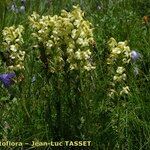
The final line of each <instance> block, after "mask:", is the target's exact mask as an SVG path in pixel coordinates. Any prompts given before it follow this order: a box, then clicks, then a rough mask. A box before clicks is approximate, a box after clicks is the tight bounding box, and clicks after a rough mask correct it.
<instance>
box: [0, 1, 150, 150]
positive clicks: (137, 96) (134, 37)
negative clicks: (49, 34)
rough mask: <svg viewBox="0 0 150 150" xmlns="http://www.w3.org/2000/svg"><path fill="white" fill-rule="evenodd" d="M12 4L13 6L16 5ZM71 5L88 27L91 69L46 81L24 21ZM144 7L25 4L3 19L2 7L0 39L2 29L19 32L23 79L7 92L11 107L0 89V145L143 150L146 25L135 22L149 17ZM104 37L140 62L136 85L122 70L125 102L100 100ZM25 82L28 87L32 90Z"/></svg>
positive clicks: (148, 124)
mask: <svg viewBox="0 0 150 150" xmlns="http://www.w3.org/2000/svg"><path fill="white" fill-rule="evenodd" d="M17 4H18V6H20V2H19V1H17ZM74 4H79V6H80V7H81V8H82V10H83V11H84V12H85V18H86V19H87V20H89V21H90V22H91V23H92V24H93V27H94V37H95V41H96V50H93V61H94V62H95V64H96V69H95V70H94V71H91V72H89V73H85V74H81V73H80V72H74V73H73V74H71V73H70V74H69V73H68V74H67V73H57V74H52V75H49V74H48V75H47V74H46V73H45V70H44V68H43V64H42V63H41V62H39V61H38V58H37V52H36V51H34V50H33V49H32V44H33V40H32V39H31V35H30V34H31V28H30V27H29V26H28V16H29V15H31V14H32V12H33V11H37V12H38V13H39V14H41V15H47V14H51V15H55V14H60V11H61V9H66V10H68V11H70V10H72V5H74ZM149 5H150V3H149V2H147V1H146V0H134V1H130V0H118V1H116V0H102V1H101V2H99V0H86V1H82V0H77V1H75V0H59V1H53V0H52V2H51V3H49V4H48V3H46V0H32V1H31V0H30V1H27V8H26V13H25V14H21V13H18V14H16V13H13V12H11V11H8V9H7V7H6V6H8V4H4V3H2V2H0V8H1V10H2V11H1V15H0V18H1V20H0V32H2V30H3V28H4V27H6V26H12V25H19V24H21V25H23V26H24V27H25V33H24V35H23V38H24V44H23V50H25V51H26V57H25V70H24V72H22V74H23V75H24V79H23V80H22V81H21V82H19V83H18V84H17V83H16V84H14V85H13V86H12V87H11V89H10V90H11V91H12V93H13V94H14V96H15V98H14V99H13V100H9V98H10V95H9V92H8V90H7V89H6V88H5V87H3V86H2V84H0V86H1V87H0V109H1V110H0V116H1V117H0V139H4V138H6V140H8V141H21V142H29V143H31V141H36V140H39V141H63V140H73V141H76V140H77V141H80V140H83V141H85V140H86V141H91V143H92V147H85V148H81V147H78V149H91V150H149V149H150V118H149V116H150V111H149V109H150V102H149V100H150V92H149V91H150V84H149V81H150V49H149V48H150V21H149V23H148V24H144V23H142V17H143V16H144V15H150V12H149ZM98 6H100V8H101V9H98ZM110 37H114V38H115V39H116V40H117V41H125V40H127V41H128V45H129V46H130V48H131V50H137V51H138V52H139V53H140V54H141V55H142V58H141V59H140V60H137V62H136V66H137V67H138V68H139V74H138V75H137V76H136V77H135V76H134V74H133V66H132V65H133V64H130V66H129V67H128V81H127V83H128V85H129V87H130V94H131V95H130V96H126V97H123V98H122V97H116V99H115V100H112V99H110V98H108V96H107V93H108V87H109V83H110V80H111V77H110V76H109V74H110V73H109V72H108V70H107V62H106V61H107V58H108V56H109V49H108V46H107V42H108V40H109V38H110ZM0 43H2V34H0ZM0 47H1V49H2V46H1V45H0ZM4 72H6V65H5V63H4V62H2V63H1V66H0V73H4ZM33 76H35V78H36V81H35V82H33V83H32V82H31V80H32V78H33ZM6 124H8V126H9V127H8V128H7V127H6ZM0 141H1V140H0ZM0 149H9V148H8V147H0ZM12 149H19V147H17V148H16V147H15V148H12ZM20 149H21V148H20ZM24 149H28V148H24ZM41 149H46V148H45V147H42V148H41ZM50 149H59V148H57V147H51V148H50ZM63 149H66V150H69V149H71V148H70V147H64V148H63Z"/></svg>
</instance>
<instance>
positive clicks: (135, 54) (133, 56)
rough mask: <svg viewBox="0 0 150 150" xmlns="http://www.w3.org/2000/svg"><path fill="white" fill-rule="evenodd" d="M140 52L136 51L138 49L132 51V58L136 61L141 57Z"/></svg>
mask: <svg viewBox="0 0 150 150" xmlns="http://www.w3.org/2000/svg"><path fill="white" fill-rule="evenodd" d="M140 56H141V55H140V53H138V52H136V51H134V50H133V51H131V59H132V60H133V61H136V60H137V59H139V58H140Z"/></svg>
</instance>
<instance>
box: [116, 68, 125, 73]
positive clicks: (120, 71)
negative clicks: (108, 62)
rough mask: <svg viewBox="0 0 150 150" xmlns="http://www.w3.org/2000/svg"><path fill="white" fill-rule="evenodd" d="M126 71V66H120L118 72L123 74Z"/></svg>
mask: <svg viewBox="0 0 150 150" xmlns="http://www.w3.org/2000/svg"><path fill="white" fill-rule="evenodd" d="M124 71H125V68H124V67H118V68H117V71H116V72H117V73H118V74H122V73H123V72H124Z"/></svg>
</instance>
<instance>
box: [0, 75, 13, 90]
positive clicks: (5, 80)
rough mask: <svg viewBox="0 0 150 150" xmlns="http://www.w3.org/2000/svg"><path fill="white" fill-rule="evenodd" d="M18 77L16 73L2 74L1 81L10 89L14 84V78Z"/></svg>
mask: <svg viewBox="0 0 150 150" xmlns="http://www.w3.org/2000/svg"><path fill="white" fill-rule="evenodd" d="M14 77H16V74H15V73H5V74H0V81H1V82H2V83H3V84H4V86H5V87H6V88H8V87H9V86H10V85H11V84H12V83H13V78H14Z"/></svg>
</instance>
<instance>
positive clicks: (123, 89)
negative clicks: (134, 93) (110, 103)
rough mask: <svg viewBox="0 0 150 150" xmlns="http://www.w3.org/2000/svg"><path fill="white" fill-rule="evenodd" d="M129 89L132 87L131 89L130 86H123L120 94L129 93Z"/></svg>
mask: <svg viewBox="0 0 150 150" xmlns="http://www.w3.org/2000/svg"><path fill="white" fill-rule="evenodd" d="M129 91H130V89H129V87H128V86H126V87H123V88H122V91H121V92H120V95H123V94H129Z"/></svg>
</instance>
